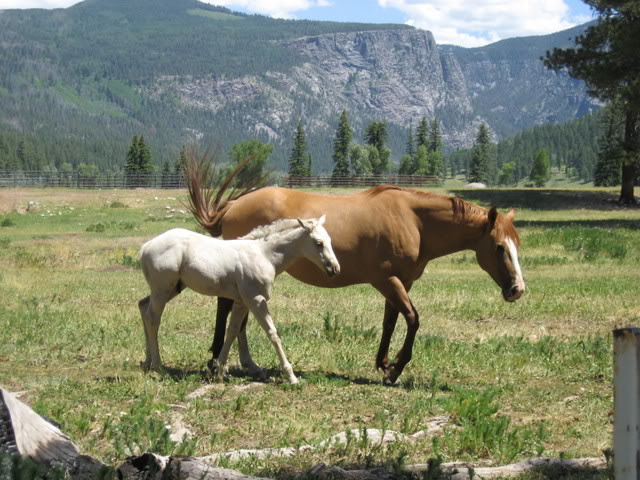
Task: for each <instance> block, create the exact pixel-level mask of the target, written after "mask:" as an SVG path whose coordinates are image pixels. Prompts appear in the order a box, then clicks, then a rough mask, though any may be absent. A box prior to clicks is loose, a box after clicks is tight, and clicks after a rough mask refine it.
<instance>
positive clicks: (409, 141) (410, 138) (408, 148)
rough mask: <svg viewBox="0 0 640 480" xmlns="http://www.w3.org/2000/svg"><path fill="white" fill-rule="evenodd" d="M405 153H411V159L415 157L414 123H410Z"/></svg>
mask: <svg viewBox="0 0 640 480" xmlns="http://www.w3.org/2000/svg"><path fill="white" fill-rule="evenodd" d="M404 153H405V154H406V155H409V157H411V159H413V157H414V155H415V154H416V145H415V142H414V140H413V125H409V135H408V136H407V146H406V148H405V152H404Z"/></svg>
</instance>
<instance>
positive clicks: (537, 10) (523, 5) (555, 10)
mask: <svg viewBox="0 0 640 480" xmlns="http://www.w3.org/2000/svg"><path fill="white" fill-rule="evenodd" d="M378 4H379V5H380V6H381V7H384V8H395V9H398V10H400V11H401V12H403V13H404V14H405V15H407V17H408V20H407V23H408V24H410V25H413V26H415V27H418V28H422V29H425V30H430V31H431V32H433V35H434V37H435V39H436V42H438V43H440V44H443V43H450V44H454V45H461V46H464V47H479V46H482V45H486V44H488V43H492V42H495V41H498V40H501V39H503V38H510V37H522V36H527V35H544V34H547V33H553V32H557V31H559V30H564V29H566V28H570V27H572V26H574V25H577V24H578V23H579V22H576V19H572V18H570V12H569V6H568V5H567V4H566V3H565V1H564V0H535V1H534V0H520V1H515V2H514V1H513V0H484V1H482V2H479V1H477V0H378Z"/></svg>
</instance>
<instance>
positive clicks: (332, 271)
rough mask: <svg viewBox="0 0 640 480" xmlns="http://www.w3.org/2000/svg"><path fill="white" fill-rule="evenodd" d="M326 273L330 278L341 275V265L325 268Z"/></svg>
mask: <svg viewBox="0 0 640 480" xmlns="http://www.w3.org/2000/svg"><path fill="white" fill-rule="evenodd" d="M325 271H326V272H327V275H329V278H331V277H335V276H336V275H338V274H339V273H340V265H335V266H333V265H327V266H326V267H325Z"/></svg>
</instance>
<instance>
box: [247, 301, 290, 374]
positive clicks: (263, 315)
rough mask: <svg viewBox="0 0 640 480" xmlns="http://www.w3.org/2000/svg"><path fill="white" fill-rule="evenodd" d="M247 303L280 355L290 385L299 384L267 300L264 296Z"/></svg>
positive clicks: (281, 365) (283, 370)
mask: <svg viewBox="0 0 640 480" xmlns="http://www.w3.org/2000/svg"><path fill="white" fill-rule="evenodd" d="M247 303H248V305H249V309H250V310H251V313H253V315H254V316H255V317H256V319H257V320H258V322H259V323H260V326H261V327H262V328H263V329H264V331H265V332H266V334H267V336H268V337H269V340H271V343H272V344H273V346H274V348H275V349H276V353H277V354H278V358H279V359H280V368H281V369H282V373H283V374H284V375H285V376H286V377H287V380H289V383H292V384H296V383H298V379H297V378H296V376H295V375H294V373H293V368H291V364H290V363H289V360H287V356H286V355H285V353H284V349H283V348H282V342H281V341H280V337H279V336H278V331H277V330H276V326H275V325H274V323H273V319H272V318H271V314H270V313H269V307H268V306H267V300H266V299H265V298H264V297H262V296H258V297H256V298H254V299H253V300H251V301H249V302H247Z"/></svg>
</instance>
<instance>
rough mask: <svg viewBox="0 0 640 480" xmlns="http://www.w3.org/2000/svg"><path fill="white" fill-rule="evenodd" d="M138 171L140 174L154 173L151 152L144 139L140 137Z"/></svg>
mask: <svg viewBox="0 0 640 480" xmlns="http://www.w3.org/2000/svg"><path fill="white" fill-rule="evenodd" d="M138 171H139V172H140V173H153V163H152V162H151V150H150V149H149V146H148V145H147V144H146V143H145V142H144V137H143V136H142V135H140V137H138Z"/></svg>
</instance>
